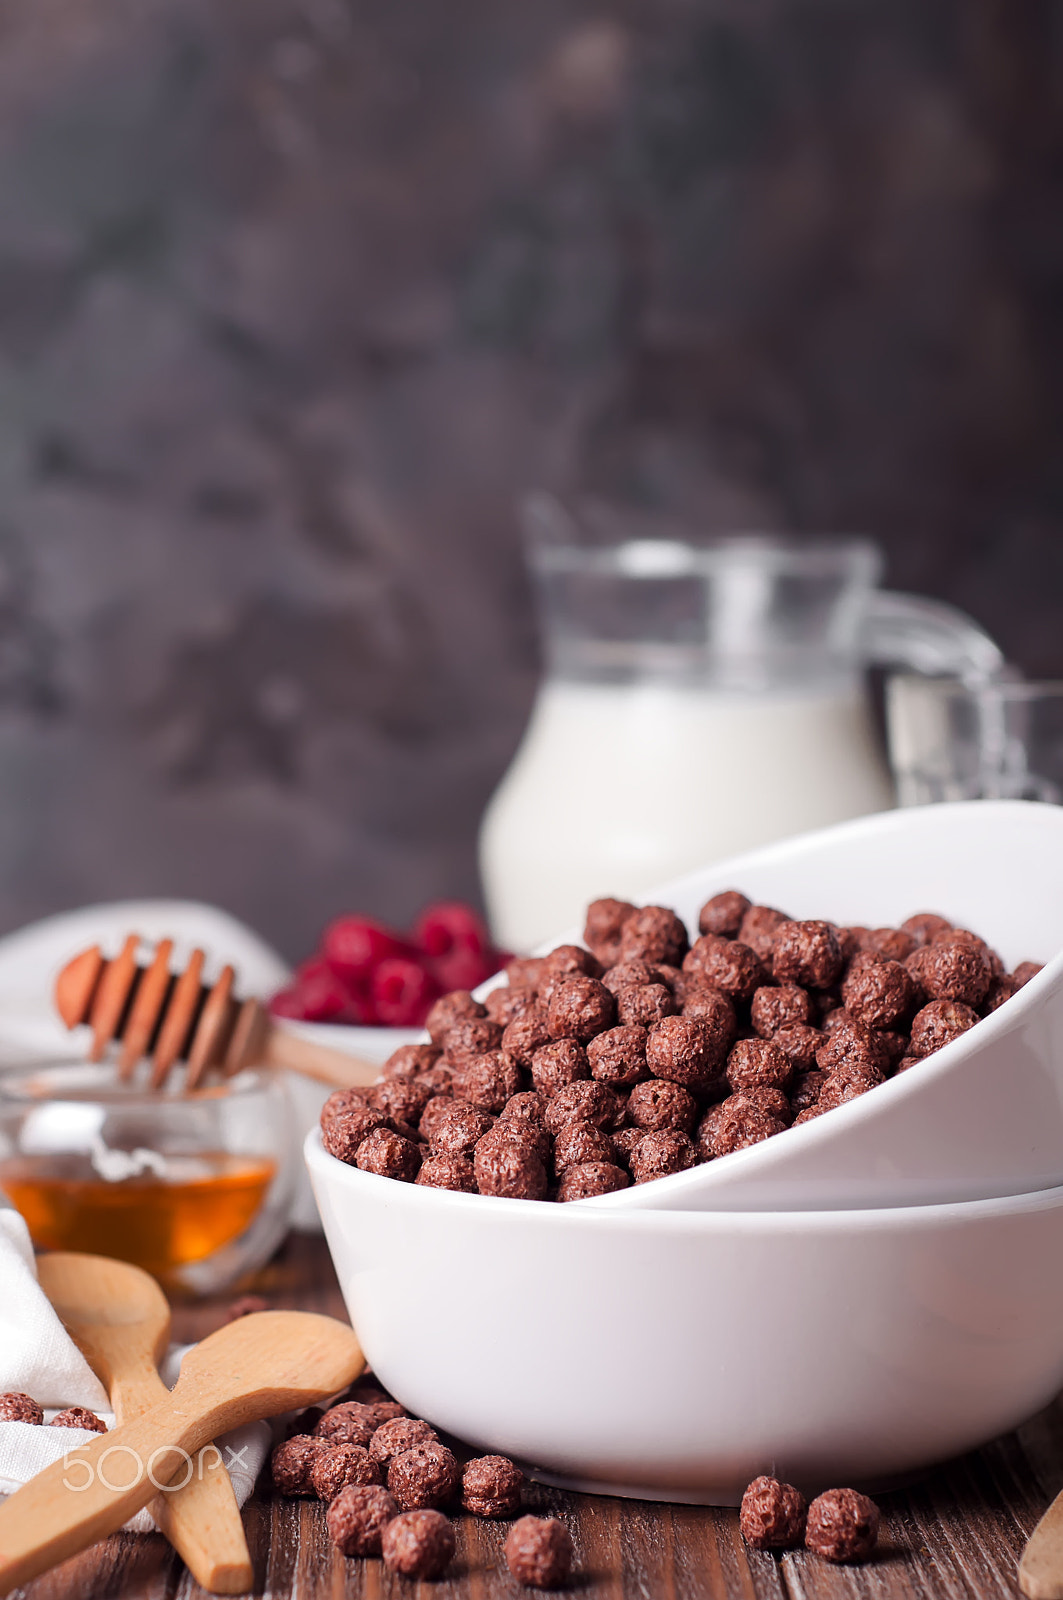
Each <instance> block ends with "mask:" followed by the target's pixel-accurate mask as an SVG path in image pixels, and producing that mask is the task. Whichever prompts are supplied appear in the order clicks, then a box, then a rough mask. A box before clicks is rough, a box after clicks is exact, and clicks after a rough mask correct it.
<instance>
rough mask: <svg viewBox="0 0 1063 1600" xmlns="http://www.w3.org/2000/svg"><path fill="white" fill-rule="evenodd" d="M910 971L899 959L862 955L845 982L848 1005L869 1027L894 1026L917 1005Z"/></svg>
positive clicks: (850, 1012)
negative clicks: (885, 959) (886, 959)
mask: <svg viewBox="0 0 1063 1600" xmlns="http://www.w3.org/2000/svg"><path fill="white" fill-rule="evenodd" d="M915 998H916V993H915V986H914V984H913V983H912V979H911V975H910V973H909V972H908V971H907V969H906V968H905V967H902V966H901V964H900V962H899V961H881V960H879V959H877V958H876V957H874V956H867V955H859V956H857V957H856V958H855V959H854V960H853V962H852V963H851V965H850V967H849V971H848V973H847V975H846V978H845V982H844V983H843V984H842V999H843V1000H844V1001H845V1009H846V1011H848V1013H849V1015H850V1016H851V1017H854V1018H855V1019H856V1021H857V1022H862V1023H864V1024H865V1026H866V1027H868V1028H895V1027H897V1025H898V1024H899V1023H902V1022H903V1021H904V1020H905V1019H906V1018H907V1017H910V1016H911V1014H912V1010H913V1008H914V1005H915Z"/></svg>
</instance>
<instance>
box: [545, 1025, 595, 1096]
mask: <svg viewBox="0 0 1063 1600" xmlns="http://www.w3.org/2000/svg"><path fill="white" fill-rule="evenodd" d="M601 1037H603V1038H604V1037H605V1035H601ZM531 1075H532V1083H534V1085H535V1087H536V1089H538V1090H539V1092H540V1094H543V1095H552V1094H555V1093H556V1092H557V1090H558V1089H562V1088H564V1086H565V1084H566V1083H579V1082H580V1080H581V1079H584V1078H589V1077H590V1075H591V1067H590V1062H589V1061H588V1060H587V1052H586V1050H585V1049H584V1047H583V1046H582V1045H581V1044H580V1042H579V1040H578V1039H555V1040H553V1041H552V1042H551V1043H550V1044H544V1045H542V1046H540V1048H539V1049H538V1050H536V1052H535V1054H534V1055H533V1056H532V1058H531Z"/></svg>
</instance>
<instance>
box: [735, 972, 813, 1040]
mask: <svg viewBox="0 0 1063 1600" xmlns="http://www.w3.org/2000/svg"><path fill="white" fill-rule="evenodd" d="M812 1018H813V1011H812V1000H811V998H810V996H809V993H808V990H807V989H802V988H800V987H799V986H798V985H797V984H796V983H783V984H778V985H776V986H774V987H772V988H762V989H758V990H757V992H756V994H755V995H754V996H753V1003H752V1005H751V1006H750V1008H749V1020H750V1022H751V1023H752V1024H753V1032H754V1033H758V1034H759V1035H760V1037H761V1038H762V1039H770V1038H771V1037H772V1035H773V1034H776V1033H778V1031H779V1029H780V1028H789V1027H793V1026H794V1025H800V1024H805V1025H808V1024H810V1023H811V1022H812Z"/></svg>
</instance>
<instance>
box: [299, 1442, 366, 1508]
mask: <svg viewBox="0 0 1063 1600" xmlns="http://www.w3.org/2000/svg"><path fill="white" fill-rule="evenodd" d="M380 1476H381V1474H380V1468H379V1467H378V1466H377V1464H376V1462H375V1461H373V1459H372V1457H371V1456H370V1454H369V1451H368V1450H367V1449H366V1448H365V1446H364V1445H360V1444H326V1445H325V1446H324V1448H323V1449H321V1450H319V1451H318V1452H317V1455H316V1457H315V1458H314V1460H313V1461H312V1462H311V1463H310V1483H311V1485H312V1487H313V1490H314V1493H315V1494H316V1495H317V1497H318V1499H319V1500H324V1501H325V1504H326V1505H330V1504H331V1503H332V1501H333V1500H335V1498H336V1496H337V1495H338V1494H339V1492H340V1490H341V1489H346V1487H347V1485H348V1484H350V1483H357V1484H363V1485H364V1484H367V1483H379V1482H380Z"/></svg>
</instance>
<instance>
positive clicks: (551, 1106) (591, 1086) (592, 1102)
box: [543, 1079, 621, 1138]
mask: <svg viewBox="0 0 1063 1600" xmlns="http://www.w3.org/2000/svg"><path fill="white" fill-rule="evenodd" d="M620 1115H621V1108H620V1103H619V1101H618V1100H617V1098H616V1095H615V1094H613V1092H612V1090H611V1089H608V1088H607V1087H606V1085H605V1084H604V1083H597V1082H595V1081H594V1080H593V1079H592V1080H591V1081H590V1082H589V1083H568V1084H565V1086H564V1087H563V1088H561V1089H558V1091H557V1093H556V1094H554V1095H551V1097H550V1099H549V1100H548V1101H547V1102H546V1106H545V1108H544V1110H543V1121H544V1122H545V1124H546V1128H547V1132H549V1133H552V1134H553V1135H554V1137H555V1138H556V1137H557V1135H558V1134H559V1133H560V1132H561V1129H562V1128H563V1127H565V1125H566V1124H567V1123H569V1122H593V1123H594V1126H595V1127H596V1128H604V1129H606V1131H608V1130H609V1129H611V1128H615V1127H616V1125H617V1123H618V1122H619V1120H620Z"/></svg>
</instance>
